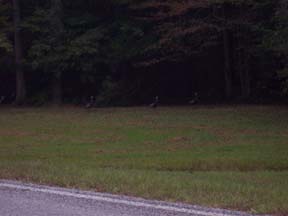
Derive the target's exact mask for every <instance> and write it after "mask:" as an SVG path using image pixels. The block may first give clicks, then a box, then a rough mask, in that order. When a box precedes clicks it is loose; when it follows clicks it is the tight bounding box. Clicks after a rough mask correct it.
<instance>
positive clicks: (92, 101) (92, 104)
mask: <svg viewBox="0 0 288 216" xmlns="http://www.w3.org/2000/svg"><path fill="white" fill-rule="evenodd" d="M94 105H95V97H94V96H90V98H89V102H88V103H86V105H85V108H86V109H90V108H93V107H94Z"/></svg>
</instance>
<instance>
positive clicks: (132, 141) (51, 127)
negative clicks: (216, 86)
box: [0, 106, 288, 215]
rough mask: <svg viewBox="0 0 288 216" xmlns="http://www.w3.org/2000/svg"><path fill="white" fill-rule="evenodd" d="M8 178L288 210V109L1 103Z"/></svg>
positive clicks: (0, 153)
mask: <svg viewBox="0 0 288 216" xmlns="http://www.w3.org/2000/svg"><path fill="white" fill-rule="evenodd" d="M0 178H3V179H17V180H23V181H30V182H36V183H42V184H51V185H59V186H65V187H77V188H83V189H92V190H97V191H103V192H104V191H105V192H112V193H121V194H126V195H134V196H141V197H144V198H152V199H160V200H168V201H181V202H187V203H192V204H199V205H205V206H211V207H221V208H228V209H238V210H245V211H249V212H253V213H273V214H279V215H280V214H282V215H286V214H288V109H287V107H265V106H235V107H233V106H230V107H186V108H185V107H173V108H172V107H171V108H159V109H157V110H151V109H148V108H117V109H116V108H115V109H112V108H111V109H93V110H85V109H80V108H69V107H67V108H59V109H52V108H51V109H48V108H39V109H29V108H25V109H14V108H2V109H0Z"/></svg>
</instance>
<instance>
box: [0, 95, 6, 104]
mask: <svg viewBox="0 0 288 216" xmlns="http://www.w3.org/2000/svg"><path fill="white" fill-rule="evenodd" d="M5 99H6V97H5V96H0V104H2V103H3V102H4V101H5Z"/></svg>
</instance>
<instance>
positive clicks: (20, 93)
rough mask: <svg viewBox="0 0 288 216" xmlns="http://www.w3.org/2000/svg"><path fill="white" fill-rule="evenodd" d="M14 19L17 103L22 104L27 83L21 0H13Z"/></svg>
mask: <svg viewBox="0 0 288 216" xmlns="http://www.w3.org/2000/svg"><path fill="white" fill-rule="evenodd" d="M13 20H14V54H15V67H16V99H15V103H16V104H17V105H21V104H23V103H24V101H25V99H26V83H25V77H24V71H23V50H22V41H21V27H20V25H21V11H20V5H19V0H13Z"/></svg>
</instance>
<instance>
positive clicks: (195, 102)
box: [189, 92, 199, 105]
mask: <svg viewBox="0 0 288 216" xmlns="http://www.w3.org/2000/svg"><path fill="white" fill-rule="evenodd" d="M198 102H199V94H198V92H195V93H194V97H193V99H192V100H190V101H189V104H191V105H195V104H197V103H198Z"/></svg>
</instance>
